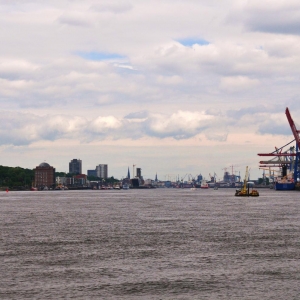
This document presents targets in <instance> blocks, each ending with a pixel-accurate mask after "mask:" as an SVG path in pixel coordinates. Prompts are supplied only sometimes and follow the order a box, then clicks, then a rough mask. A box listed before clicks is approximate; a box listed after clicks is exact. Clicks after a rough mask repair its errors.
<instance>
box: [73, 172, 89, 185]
mask: <svg viewBox="0 0 300 300" xmlns="http://www.w3.org/2000/svg"><path fill="white" fill-rule="evenodd" d="M73 178H74V185H77V186H84V185H86V183H87V180H86V179H87V176H86V175H85V174H78V175H74V176H73Z"/></svg>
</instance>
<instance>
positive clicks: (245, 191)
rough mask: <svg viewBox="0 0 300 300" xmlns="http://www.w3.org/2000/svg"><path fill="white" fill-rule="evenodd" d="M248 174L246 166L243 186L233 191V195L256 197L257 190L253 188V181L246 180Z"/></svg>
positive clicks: (257, 194)
mask: <svg viewBox="0 0 300 300" xmlns="http://www.w3.org/2000/svg"><path fill="white" fill-rule="evenodd" d="M248 176H249V172H248V166H247V167H246V172H245V179H244V184H243V187H242V188H241V189H240V190H236V191H235V196H237V197H258V196H259V193H258V191H257V190H254V189H253V185H254V182H247V180H248ZM250 185H251V186H252V190H251V191H250Z"/></svg>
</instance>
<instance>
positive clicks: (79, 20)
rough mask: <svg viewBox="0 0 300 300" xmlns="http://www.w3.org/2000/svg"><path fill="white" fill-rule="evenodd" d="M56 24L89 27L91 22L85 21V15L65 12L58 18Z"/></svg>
mask: <svg viewBox="0 0 300 300" xmlns="http://www.w3.org/2000/svg"><path fill="white" fill-rule="evenodd" d="M58 22H59V23H60V24H62V25H69V26H78V27H90V26H91V25H92V23H91V20H90V19H87V16H86V14H83V13H79V12H67V13H64V14H63V15H62V16H60V17H59V18H58Z"/></svg>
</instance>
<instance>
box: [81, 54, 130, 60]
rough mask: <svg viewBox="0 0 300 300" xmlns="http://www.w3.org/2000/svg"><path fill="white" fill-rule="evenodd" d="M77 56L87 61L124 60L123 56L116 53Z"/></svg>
mask: <svg viewBox="0 0 300 300" xmlns="http://www.w3.org/2000/svg"><path fill="white" fill-rule="evenodd" d="M78 55H79V56H80V57H82V58H84V59H87V60H96V61H99V60H115V59H124V58H126V57H125V56H123V55H120V54H116V53H106V52H79V53H78Z"/></svg>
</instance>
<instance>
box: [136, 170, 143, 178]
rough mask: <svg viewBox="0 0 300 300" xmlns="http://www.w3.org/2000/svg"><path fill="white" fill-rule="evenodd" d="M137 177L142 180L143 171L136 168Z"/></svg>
mask: <svg viewBox="0 0 300 300" xmlns="http://www.w3.org/2000/svg"><path fill="white" fill-rule="evenodd" d="M136 177H138V178H141V177H142V169H141V168H136Z"/></svg>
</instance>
